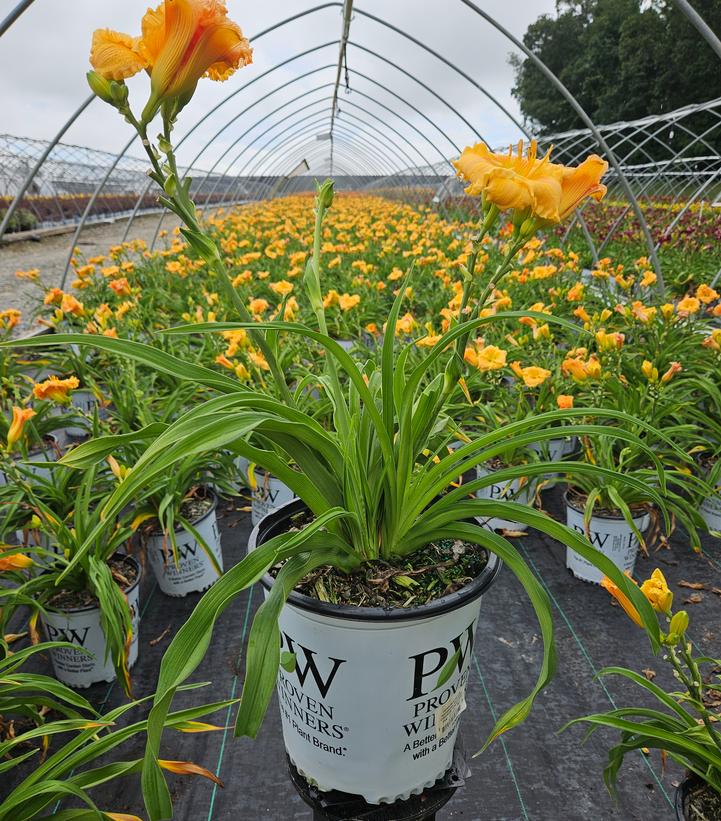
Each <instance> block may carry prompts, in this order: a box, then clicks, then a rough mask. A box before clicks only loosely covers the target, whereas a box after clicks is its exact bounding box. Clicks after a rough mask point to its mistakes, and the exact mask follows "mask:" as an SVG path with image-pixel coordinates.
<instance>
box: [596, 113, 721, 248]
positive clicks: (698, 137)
mask: <svg viewBox="0 0 721 821" xmlns="http://www.w3.org/2000/svg"><path fill="white" fill-rule="evenodd" d="M713 114H714V116H715V117H716V120H717V121H716V122H715V123H714V124H713V125H711V126H709V127H708V128H707V129H706V130H705V131H704V132H702V134H700V135H694V139H693V140H691V142H689V143H688V144H687V145H685V146H684V147H683V148H682V149H681V150H680V151H674V152H673V159H678V157H680V156H681V155H683V154H685V153H686V152H687V151H688V150H689V149H690V148H691V147H692V146H694V145H695V144H696V143H697V142H702V143H703V144H704V145H707V146H708V143H706V141H705V139H704V138H705V136H706V135H707V134H710V133H711V132H712V131H715V130H716V129H717V128H719V126H721V115H720V114H719V113H718V112H715V111H714V112H713ZM672 122H674V125H675V126H678V123H677V122H676V121H672ZM667 125H668V122H665V123H664V124H663V126H662V127H661V130H663V129H664V128H666V127H667ZM684 130H686V131H687V133H689V134H690V135H691V134H693V132H691V131H690V130H689V129H684ZM645 142H646V141H644V142H643V143H641V145H645ZM708 147H709V148H710V146H708ZM669 148H670V147H669ZM670 150H672V149H670ZM662 173H663V172H662V171H661V170H659V171H658V172H657V173H656V176H654V177H652V178H651V179H650V180H649V181H648V182H647V183H646V184H645V185H644V186H643V187H642V188H641V190H640V191H639V194H644V193H645V192H646V191H647V190H648V189H649V188H650V187H651V186H652V185H653V184H654V182H655V181H657V180H658V179H659V178H660V177H661V175H662ZM677 201H678V196H677V197H675V198H674V202H677ZM584 207H585V206H584ZM630 208H631V204H630V203H629V204H628V205H627V206H626V208H625V209H624V210H623V211H622V213H621V214H620V215H619V216H618V217H617V218H616V220H615V221H614V223H613V225H612V226H611V228H610V229H609V232H608V235H607V236H606V237H605V238H604V239H603V241H602V243H601V245H600V247H599V249H598V250H599V254H601V253H603V251H604V249H605V248H606V246H607V245H608V243H609V242H610V241H611V239H612V238H613V235H614V234H615V232H616V231H617V230H618V227H619V226H620V225H621V223H622V222H623V220H624V219H625V218H626V215H627V214H628V211H629V209H630ZM666 230H669V229H668V227H667V229H666ZM660 245H661V244H660V243H659V242H657V243H655V248H656V249H659V248H660Z"/></svg>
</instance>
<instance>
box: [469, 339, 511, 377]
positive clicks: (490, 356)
mask: <svg viewBox="0 0 721 821" xmlns="http://www.w3.org/2000/svg"><path fill="white" fill-rule="evenodd" d="M507 356H508V352H507V351H504V350H503V349H502V348H498V347H496V346H495V345H487V346H486V347H485V348H481V350H480V351H479V352H478V356H477V357H476V361H475V363H474V364H475V366H476V367H477V368H478V370H480V371H497V370H500V369H501V368H503V367H504V366H505V364H506V357H507Z"/></svg>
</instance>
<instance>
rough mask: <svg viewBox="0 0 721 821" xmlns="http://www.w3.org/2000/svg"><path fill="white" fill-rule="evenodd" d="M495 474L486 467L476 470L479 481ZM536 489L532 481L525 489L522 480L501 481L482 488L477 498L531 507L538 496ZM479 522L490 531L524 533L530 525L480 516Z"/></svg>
mask: <svg viewBox="0 0 721 821" xmlns="http://www.w3.org/2000/svg"><path fill="white" fill-rule="evenodd" d="M495 472H496V471H494V470H490V469H489V468H487V467H486V466H485V465H478V467H477V468H476V475H477V476H478V478H479V479H482V478H483V477H484V476H493V474H494V473H495ZM535 487H536V483H535V482H534V481H533V480H532V479H531V480H529V481H528V482H526V484H525V485H523V487H521V481H520V479H510V480H509V479H500V480H499V481H498V482H497V483H494V484H492V485H486V487H482V488H480V489H479V490H477V491H476V497H477V498H478V499H490V500H492V501H501V500H503V499H507V500H509V501H513V502H516V503H517V504H520V505H528V506H529V507H530V506H531V505H532V504H533V499H534V497H535V495H536V493H535ZM478 521H479V522H480V523H481V524H482V525H483V527H485V528H487V529H488V530H495V529H497V528H498V529H502V530H518V531H521V532H523V531H525V530H527V529H528V525H524V524H521V523H520V522H511V521H509V520H507V519H500V518H496V517H495V516H492V517H491V518H489V519H483V518H482V517H480V516H479V518H478Z"/></svg>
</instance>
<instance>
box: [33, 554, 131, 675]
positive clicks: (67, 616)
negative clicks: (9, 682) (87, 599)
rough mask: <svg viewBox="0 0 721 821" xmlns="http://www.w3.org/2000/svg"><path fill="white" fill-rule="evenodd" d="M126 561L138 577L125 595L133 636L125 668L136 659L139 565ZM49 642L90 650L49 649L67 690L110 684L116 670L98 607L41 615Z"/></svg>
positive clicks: (92, 606) (129, 558)
mask: <svg viewBox="0 0 721 821" xmlns="http://www.w3.org/2000/svg"><path fill="white" fill-rule="evenodd" d="M125 560H126V561H130V562H132V563H133V564H134V565H135V568H136V570H137V578H136V580H135V582H134V584H133V586H132V587H131V588H130V589H129V590H127V591H126V592H125V595H126V596H127V598H128V604H129V605H130V613H131V620H132V625H133V637H132V641H131V643H130V649H129V651H128V668H130V667H132V666H133V664H135V662H136V660H137V658H138V625H139V623H140V606H139V599H140V564H139V563H138V562H137V561H136V559H134V558H133V557H132V556H126V557H125ZM41 620H42V623H43V627H44V629H45V635H46V636H47V638H48V641H66V642H70V643H71V644H76V645H78V647H83V648H84V649H85V650H89V651H90V654H88V653H84V652H82V651H80V650H72V649H70V648H66V647H56V648H55V649H53V650H50V659H51V661H52V664H53V670H54V671H55V677H56V678H57V679H58V680H59V681H62V682H63V684H67V685H68V686H69V687H75V688H78V689H84V688H86V687H90V686H91V685H92V684H96V683H97V682H99V681H113V680H114V679H115V668H114V667H113V662H112V659H111V658H110V657H108V658H107V660H106V658H105V652H106V641H105V633H103V629H102V627H101V626H100V608H99V607H98V606H97V605H89V606H87V607H79V608H76V609H72V610H67V611H65V612H59V611H55V610H48V611H46V612H45V613H42V614H41Z"/></svg>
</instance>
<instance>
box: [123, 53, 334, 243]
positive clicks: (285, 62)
mask: <svg viewBox="0 0 721 821" xmlns="http://www.w3.org/2000/svg"><path fill="white" fill-rule="evenodd" d="M337 42H338V41H337V40H330V41H328V42H326V43H322V44H321V45H319V46H314V47H313V48H309V49H306V50H305V51H301V52H299V53H298V54H294V55H293V56H292V57H289V58H288V59H287V60H283V61H281V62H280V63H276V65H274V66H272V67H271V68H269V69H268V70H267V71H264V72H263V73H262V74H260V75H258V76H257V77H254V78H253V79H252V80H250V81H249V82H247V83H245V85H243V86H241V88H239V89H236V90H235V91H233V92H231V93H230V94H229V95H228V96H227V97H225V98H224V99H223V100H221V102H219V103H218V104H217V105H215V106H213V108H211V109H210V110H209V111H208V112H207V113H206V114H204V115H203V116H202V117H201V118H200V119H199V120H198V121H197V122H196V123H195V124H194V125H193V126H192V128H191V129H190V130H189V131H187V132H186V133H185V134H184V135H183V137H182V138H181V139H180V140H179V141H178V143H177V146H176V148H179V147H180V146H181V145H182V144H183V143H184V142H185V140H186V139H188V137H190V135H191V134H193V133H194V132H195V130H196V129H197V128H199V126H200V125H201V124H202V123H204V122H205V121H206V120H207V119H208V117H210V116H212V115H213V114H215V113H216V112H217V111H218V110H219V109H220V108H221V107H222V106H224V105H225V104H226V103H228V102H230V100H232V99H233V98H234V97H236V96H237V95H238V94H239V93H240V92H241V91H244V90H245V89H246V88H248V87H249V86H251V85H253V83H255V82H257V81H258V80H260V79H262V78H263V77H267V76H269V75H270V74H272V73H273V72H274V71H276V70H277V69H279V68H282V67H283V66H286V65H288V63H292V62H293V61H294V60H298V59H300V58H301V57H307V56H308V55H309V54H312V53H313V52H316V51H320V50H321V49H323V48H328V46H331V45H335V44H336V43H337ZM332 67H333V66H332V64H328V66H326V67H325V68H332ZM321 70H323V69H314V70H313V71H308V72H306V73H305V74H303V75H300V76H299V77H292V78H291V79H290V80H288V81H287V82H285V83H283V84H282V85H280V86H277V87H276V88H274V89H272V91H270V92H268V93H266V94H265V95H264V96H263V97H259V98H258V99H257V100H255V101H254V102H253V103H251V104H250V105H249V106H246V108H244V109H243V110H242V111H240V112H239V113H238V114H236V115H235V116H233V117H231V119H230V120H228V121H227V122H226V124H225V125H224V126H223V128H221V129H220V130H219V131H217V132H216V133H215V135H214V136H213V137H212V138H211V139H209V140H208V141H206V143H205V144H204V145H203V147H202V149H201V150H200V151H199V152H198V153H197V154H196V155H195V157H194V158H193V160H192V161H191V162H190V164H189V165H188V166H187V168H186V171H185V173H184V175H183V177H184V178H185V177H186V176H187V175H188V173H189V172H190V171H191V170H192V169H193V167H194V166H195V163H196V162H197V161H198V160H199V159H200V157H201V156H202V154H203V153H204V152H205V151H206V149H207V148H208V147H209V146H210V145H211V144H212V142H213V141H214V140H215V139H217V138H218V137H220V136H221V135H222V134H223V132H224V131H225V130H226V129H227V128H229V127H230V126H231V125H232V124H233V123H234V122H236V121H237V120H238V119H239V118H240V117H241V116H242V115H243V114H246V113H247V112H248V111H250V109H252V108H254V107H255V106H256V105H259V104H260V103H262V102H265V101H266V100H267V99H268V97H269V96H271V95H272V94H276V93H277V92H279V91H282V90H283V89H285V88H287V87H288V86H289V85H291V84H292V83H294V82H297V81H298V80H300V79H304V78H305V77H308V76H309V75H310V74H312V73H314V72H315V71H321ZM206 178H207V175H206ZM152 186H153V181H152V180H148V182H147V184H146V186H145V188H144V189H143V191H142V193H141V194H140V196H139V197H138V200H137V202H136V204H135V207H134V208H133V212H132V214H131V215H130V218H129V220H128V224H127V226H126V228H125V233H124V235H123V240H122V241H123V242H124V241H125V240H126V239H127V237H128V233H129V231H130V227H131V225H132V223H133V220H134V219H135V216H136V215H137V212H138V210H139V208H140V203H141V202H142V201H143V199H144V198H145V196H146V195H147V194H148V192H149V191H150V189H151V188H152Z"/></svg>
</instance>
